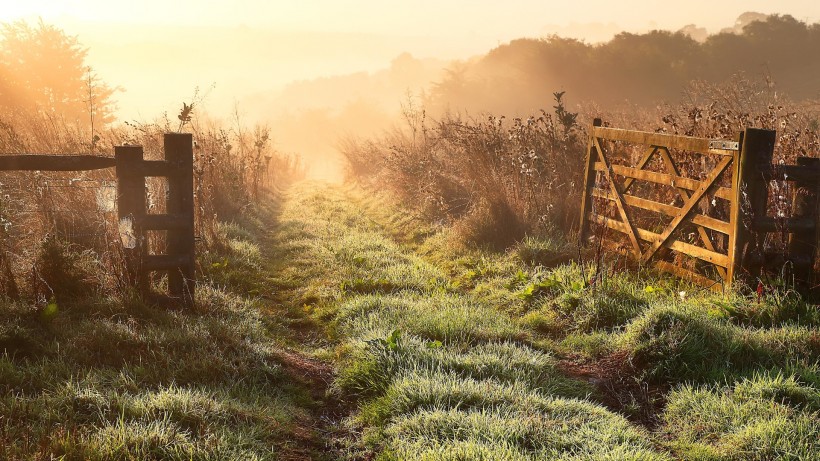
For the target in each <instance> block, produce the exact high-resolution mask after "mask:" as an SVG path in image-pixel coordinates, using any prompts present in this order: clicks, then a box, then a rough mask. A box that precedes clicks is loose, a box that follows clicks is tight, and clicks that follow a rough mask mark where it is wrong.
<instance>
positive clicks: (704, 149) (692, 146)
mask: <svg viewBox="0 0 820 461" xmlns="http://www.w3.org/2000/svg"><path fill="white" fill-rule="evenodd" d="M592 135H593V136H595V137H596V138H599V139H609V140H611V141H625V142H631V143H635V144H646V145H650V146H663V147H668V148H670V149H683V150H688V151H693V152H701V153H709V154H714V155H722V156H728V157H731V156H732V154H733V151H731V150H723V149H710V148H709V143H710V142H711V140H710V139H706V138H693V137H690V136H680V135H674V134H667V133H651V132H648V131H634V130H621V129H618V128H606V127H596V128H593V130H592Z"/></svg>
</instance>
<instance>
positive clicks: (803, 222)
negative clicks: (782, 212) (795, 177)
mask: <svg viewBox="0 0 820 461" xmlns="http://www.w3.org/2000/svg"><path fill="white" fill-rule="evenodd" d="M799 196H800V194H795V197H799ZM752 228H753V229H754V230H756V231H758V232H780V231H786V232H809V233H812V234H813V232H814V229H815V223H814V220H813V219H811V218H804V217H802V216H801V217H797V218H782V219H780V218H772V217H769V216H764V217H759V218H755V219H754V220H753V221H752ZM812 238H814V237H812Z"/></svg>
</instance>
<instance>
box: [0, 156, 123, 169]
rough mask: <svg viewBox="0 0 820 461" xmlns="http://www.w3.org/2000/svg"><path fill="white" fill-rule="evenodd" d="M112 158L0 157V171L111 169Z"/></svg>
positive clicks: (114, 162) (112, 165) (114, 163)
mask: <svg viewBox="0 0 820 461" xmlns="http://www.w3.org/2000/svg"><path fill="white" fill-rule="evenodd" d="M116 165H117V162H116V160H115V159H114V157H102V156H99V155H49V154H22V155H0V171H12V170H16V171H82V170H101V169H104V168H113V167H115V166H116Z"/></svg>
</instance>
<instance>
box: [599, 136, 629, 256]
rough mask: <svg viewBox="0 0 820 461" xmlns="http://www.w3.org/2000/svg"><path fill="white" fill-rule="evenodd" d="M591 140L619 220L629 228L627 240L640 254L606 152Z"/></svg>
mask: <svg viewBox="0 0 820 461" xmlns="http://www.w3.org/2000/svg"><path fill="white" fill-rule="evenodd" d="M593 142H594V143H595V147H596V148H597V149H598V157H600V158H601V162H603V163H604V165H606V169H605V170H604V174H606V176H607V178H608V179H609V188H610V190H611V191H612V194H613V195H614V196H615V198H616V200H615V205H616V206H617V207H618V213H619V214H620V215H621V220H622V221H623V223H624V225H625V226H627V229H629V232H628V233H627V235H628V236H629V241H630V242H632V248H633V249H634V250H635V255H636V256H639V255H640V254H641V245H640V243H638V238H637V237H636V236H635V228H634V227H632V224H631V223H630V222H629V215H628V214H627V213H626V206H624V198H623V197H622V196H621V192H620V191H619V190H618V185H617V183H616V182H615V178H614V177H613V176H614V175H613V174H612V168H611V167H610V164H609V160H607V158H606V152H604V150H603V149H602V148H601V144H600V143H599V142H598V140H597V139H595V138H593Z"/></svg>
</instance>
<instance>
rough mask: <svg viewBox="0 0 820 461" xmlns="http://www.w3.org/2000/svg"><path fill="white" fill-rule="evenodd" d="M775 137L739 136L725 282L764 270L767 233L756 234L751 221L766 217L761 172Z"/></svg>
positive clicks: (765, 133)
mask: <svg viewBox="0 0 820 461" xmlns="http://www.w3.org/2000/svg"><path fill="white" fill-rule="evenodd" d="M776 135H777V133H776V132H775V131H771V130H763V129H758V128H746V130H745V131H744V132H743V134H742V136H741V148H740V151H738V154H737V155H738V157H737V158H735V165H736V169H735V174H734V177H733V180H732V194H733V200H732V211H731V218H730V219H731V221H730V224H731V227H732V230H733V232H732V233H731V234H730V242H729V248H730V250H729V251H730V253H729V258H730V265H731V268H730V271H729V274H728V276H729V278H728V280H743V279H746V280H747V281H748V280H749V279H750V278H751V277H756V276H759V275H760V271H761V269H762V267H763V261H764V248H763V244H764V239H765V237H766V234H765V233H763V232H755V230H754V222H755V220H756V219H763V218H764V217H765V216H766V203H767V201H768V199H769V187H768V181H767V180H766V178H765V177H764V175H763V172H764V171H766V170H768V169H770V168H771V164H772V156H773V155H774V145H775V140H776V137H777V136H776Z"/></svg>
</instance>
